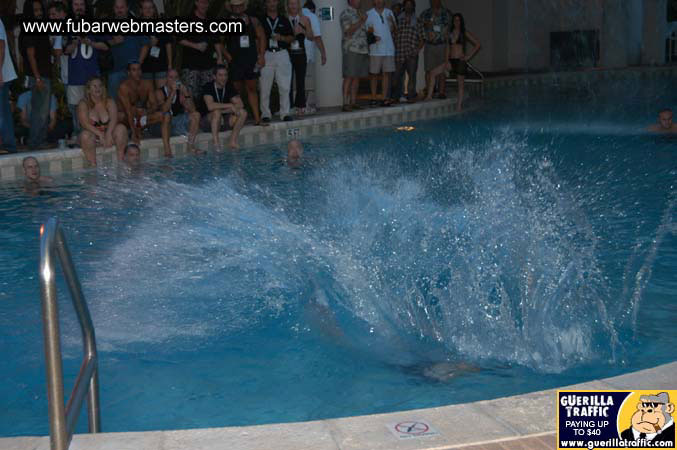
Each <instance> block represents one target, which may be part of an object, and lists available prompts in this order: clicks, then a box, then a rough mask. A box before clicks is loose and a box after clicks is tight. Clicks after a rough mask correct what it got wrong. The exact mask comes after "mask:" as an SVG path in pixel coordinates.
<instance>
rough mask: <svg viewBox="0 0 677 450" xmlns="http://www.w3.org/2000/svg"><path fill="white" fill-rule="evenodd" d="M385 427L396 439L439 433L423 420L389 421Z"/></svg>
mask: <svg viewBox="0 0 677 450" xmlns="http://www.w3.org/2000/svg"><path fill="white" fill-rule="evenodd" d="M386 427H387V428H388V430H390V432H391V433H392V434H394V435H395V437H396V438H398V439H412V438H419V437H425V436H436V435H438V434H440V433H439V432H438V431H437V430H436V429H435V428H433V426H432V425H430V424H429V423H428V422H426V421H425V420H412V421H406V422H398V423H390V424H388V425H386Z"/></svg>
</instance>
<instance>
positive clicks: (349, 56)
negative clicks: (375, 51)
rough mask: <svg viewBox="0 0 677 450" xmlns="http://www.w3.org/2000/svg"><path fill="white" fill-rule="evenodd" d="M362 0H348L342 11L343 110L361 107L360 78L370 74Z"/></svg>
mask: <svg viewBox="0 0 677 450" xmlns="http://www.w3.org/2000/svg"><path fill="white" fill-rule="evenodd" d="M359 8H360V0H348V7H347V8H346V9H344V10H343V12H342V13H341V18H340V21H341V31H342V32H343V42H342V47H343V111H352V110H353V109H360V107H359V106H358V105H357V88H358V86H359V84H360V78H364V77H366V76H367V75H368V74H369V71H368V70H367V68H368V64H369V46H368V45H367V27H365V26H364V23H365V22H366V21H367V16H366V15H365V14H364V13H363V12H361V11H360V9H359Z"/></svg>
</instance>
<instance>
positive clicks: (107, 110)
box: [78, 77, 127, 166]
mask: <svg viewBox="0 0 677 450" xmlns="http://www.w3.org/2000/svg"><path fill="white" fill-rule="evenodd" d="M78 121H79V122H80V127H81V128H82V132H81V133H80V147H82V151H83V152H84V154H85V159H87V162H88V163H89V164H90V165H92V166H96V148H97V147H104V148H108V147H110V146H112V145H113V144H115V147H116V148H117V155H118V160H122V158H123V156H124V151H125V146H126V145H127V128H126V127H125V126H124V125H123V124H121V123H118V108H117V106H116V105H115V101H114V100H113V99H112V98H110V97H108V94H107V93H106V88H105V87H104V84H103V82H102V81H101V78H98V77H94V78H92V79H90V80H89V81H88V82H87V85H86V86H85V98H84V99H82V100H81V101H80V103H79V104H78Z"/></svg>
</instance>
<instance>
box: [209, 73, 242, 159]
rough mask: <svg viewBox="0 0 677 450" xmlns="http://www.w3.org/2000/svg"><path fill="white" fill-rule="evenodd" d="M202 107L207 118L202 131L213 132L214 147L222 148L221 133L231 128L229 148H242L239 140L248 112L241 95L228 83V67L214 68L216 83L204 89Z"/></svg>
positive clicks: (211, 83) (213, 82)
mask: <svg viewBox="0 0 677 450" xmlns="http://www.w3.org/2000/svg"><path fill="white" fill-rule="evenodd" d="M201 105H202V113H203V114H204V115H205V116H206V119H203V121H202V129H203V130H205V131H211V133H212V141H213V142H214V146H215V147H216V148H217V149H218V148H219V147H220V146H221V142H220V141H219V132H220V131H222V130H225V129H227V128H228V127H230V128H232V131H231V132H230V139H229V140H228V147H229V148H230V149H232V150H235V149H238V148H240V146H239V144H238V139H239V136H240V130H242V127H243V126H244V123H245V121H246V120H247V110H246V109H245V108H244V104H243V103H242V99H241V98H240V94H238V92H237V90H236V89H235V88H234V87H233V85H232V84H231V83H230V82H229V81H228V69H227V68H226V66H222V65H218V66H216V67H215V68H214V81H212V82H210V83H207V84H205V85H204V86H203V87H202V102H201ZM226 124H227V126H226Z"/></svg>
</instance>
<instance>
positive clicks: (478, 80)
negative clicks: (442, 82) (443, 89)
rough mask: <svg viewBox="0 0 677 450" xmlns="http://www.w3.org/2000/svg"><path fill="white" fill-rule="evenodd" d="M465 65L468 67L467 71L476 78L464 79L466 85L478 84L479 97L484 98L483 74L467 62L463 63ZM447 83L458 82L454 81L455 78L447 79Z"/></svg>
mask: <svg viewBox="0 0 677 450" xmlns="http://www.w3.org/2000/svg"><path fill="white" fill-rule="evenodd" d="M465 63H466V65H467V66H468V69H470V71H471V72H473V73H475V74H476V75H477V77H478V78H468V77H466V78H465V82H466V83H478V84H479V85H480V95H481V96H482V97H484V74H483V73H482V72H480V71H479V69H478V68H477V67H475V66H473V65H472V64H470V62H469V61H466V62H465ZM447 82H448V83H457V82H458V80H456V77H455V76H452V77H448V78H447Z"/></svg>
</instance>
